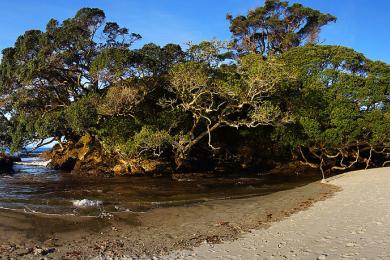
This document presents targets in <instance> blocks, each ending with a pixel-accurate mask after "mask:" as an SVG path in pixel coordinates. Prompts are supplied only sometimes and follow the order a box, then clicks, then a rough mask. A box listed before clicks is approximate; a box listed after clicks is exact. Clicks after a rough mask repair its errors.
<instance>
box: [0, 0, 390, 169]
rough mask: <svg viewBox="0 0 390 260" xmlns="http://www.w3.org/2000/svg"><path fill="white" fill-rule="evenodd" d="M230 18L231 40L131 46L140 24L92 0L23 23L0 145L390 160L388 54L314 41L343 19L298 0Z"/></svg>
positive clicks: (242, 163) (9, 75)
mask: <svg viewBox="0 0 390 260" xmlns="http://www.w3.org/2000/svg"><path fill="white" fill-rule="evenodd" d="M228 19H229V21H230V23H231V26H230V30H231V32H232V41H231V42H230V43H224V42H219V41H216V40H215V41H204V42H201V43H199V44H190V45H189V46H188V48H186V49H183V48H182V47H181V46H180V45H177V44H168V45H166V46H163V47H161V46H158V45H156V44H153V43H149V44H146V45H144V46H143V47H142V48H140V49H134V48H132V44H133V43H134V41H137V40H139V39H140V38H141V36H140V35H138V34H135V33H130V32H129V30H128V29H126V28H122V27H120V26H119V25H118V24H116V23H114V22H107V21H106V19H105V14H104V12H103V11H102V10H99V9H93V8H84V9H81V10H80V11H78V13H77V14H76V15H75V17H73V18H70V19H67V20H65V21H63V22H62V23H60V22H59V21H56V20H54V19H53V20H50V21H49V23H48V24H47V28H46V31H44V32H42V31H38V30H32V31H27V32H26V33H24V34H23V35H21V36H20V37H19V38H18V39H17V41H16V43H15V46H14V47H12V48H7V49H4V50H3V56H2V61H1V66H0V127H1V132H0V138H1V142H0V147H3V148H4V147H6V146H8V147H11V148H12V149H13V150H19V149H21V148H22V147H24V146H25V145H26V144H29V143H32V142H39V144H44V142H45V141H43V140H48V139H49V140H50V141H57V142H59V146H60V147H61V149H62V150H64V149H65V148H64V147H65V146H67V147H69V146H72V145H73V146H76V147H77V143H78V142H79V141H80V140H81V139H82V138H83V137H85V136H88V137H92V138H93V140H94V148H93V149H95V150H97V149H98V150H99V151H95V153H96V152H97V153H100V154H105V155H107V156H105V158H109V159H110V160H115V162H114V164H115V163H116V162H119V161H120V162H123V161H131V160H138V161H139V160H159V161H164V162H168V163H171V164H172V165H175V167H176V168H177V169H185V168H188V167H190V168H191V169H196V166H197V167H198V168H201V167H203V168H205V169H215V168H217V167H219V166H220V165H221V164H222V165H225V166H226V165H228V164H233V165H236V167H238V168H240V167H241V168H252V169H257V168H258V167H259V166H260V165H262V164H264V162H265V158H267V160H269V159H271V160H273V161H275V162H287V161H289V160H297V161H301V162H302V164H303V165H308V166H311V167H316V168H320V169H321V170H322V171H323V172H324V171H325V170H328V169H329V170H330V169H347V168H350V167H352V166H364V167H369V166H370V165H383V164H386V160H388V159H389V153H390V150H389V146H390V135H389V129H390V104H389V102H390V93H389V92H390V90H389V86H390V67H389V65H388V64H385V63H383V62H379V61H371V60H369V59H367V58H366V57H364V56H363V55H362V54H360V53H357V52H355V51H354V50H352V49H348V48H345V47H340V46H323V45H318V44H317V41H316V40H317V38H318V35H319V32H320V29H321V27H323V26H324V25H326V24H328V23H329V22H333V21H335V20H336V18H335V17H333V16H332V15H329V14H323V13H321V12H319V11H317V10H313V9H311V8H307V7H304V6H302V5H300V4H293V5H289V4H288V2H284V1H279V0H267V1H265V5H264V6H263V7H259V8H257V9H255V10H252V11H250V12H249V13H248V14H247V15H246V16H237V17H233V16H231V15H228ZM87 139H88V140H90V139H89V138H87ZM83 140H84V139H83ZM91 149H92V148H91ZM93 149H92V150H93ZM255 157H258V158H259V159H255ZM83 158H84V155H83V156H81V157H80V156H79V157H77V160H79V161H82V160H83ZM113 158H114V159H113ZM95 161H96V160H95ZM98 161H99V162H100V161H101V160H100V159H99V160H98ZM191 162H192V163H191ZM221 162H222V163H221ZM74 164H75V162H74V163H73V164H72V165H74ZM263 166H264V165H263Z"/></svg>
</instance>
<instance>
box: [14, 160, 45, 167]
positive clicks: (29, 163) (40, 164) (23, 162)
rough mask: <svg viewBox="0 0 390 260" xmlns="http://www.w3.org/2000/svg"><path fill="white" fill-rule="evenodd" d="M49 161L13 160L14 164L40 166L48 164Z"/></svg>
mask: <svg viewBox="0 0 390 260" xmlns="http://www.w3.org/2000/svg"><path fill="white" fill-rule="evenodd" d="M50 162H51V160H49V161H21V162H15V164H16V165H24V166H40V167H47V166H48V165H49V163H50Z"/></svg>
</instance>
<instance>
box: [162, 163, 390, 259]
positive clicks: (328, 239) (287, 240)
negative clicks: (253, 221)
mask: <svg viewBox="0 0 390 260" xmlns="http://www.w3.org/2000/svg"><path fill="white" fill-rule="evenodd" d="M327 183H329V184H332V185H336V186H338V187H341V188H342V191H340V192H338V193H336V194H335V196H333V197H332V198H330V199H327V200H325V201H320V202H318V203H316V204H315V205H314V206H313V207H311V208H309V209H308V210H305V211H300V212H298V213H296V214H293V215H292V216H290V217H289V218H286V219H284V220H282V221H280V222H277V223H273V224H272V225H271V226H270V227H269V228H268V229H262V230H253V231H252V232H250V233H247V234H245V235H243V237H242V238H240V239H238V240H235V241H233V242H225V243H222V244H218V245H210V244H208V243H204V244H202V245H201V246H200V247H198V248H195V249H194V250H193V251H179V252H174V253H172V254H170V255H168V256H166V258H167V259H183V258H185V259H344V258H345V259H390V168H380V169H371V170H366V171H356V172H350V173H345V174H343V175H340V176H338V177H336V178H331V179H329V180H327Z"/></svg>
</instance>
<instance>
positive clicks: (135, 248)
mask: <svg viewBox="0 0 390 260" xmlns="http://www.w3.org/2000/svg"><path fill="white" fill-rule="evenodd" d="M338 190H339V188H337V187H336V186H333V185H327V184H321V183H319V182H315V183H311V184H309V185H305V186H302V187H298V188H295V189H292V190H285V191H280V192H276V193H272V194H269V195H265V196H258V197H249V198H241V199H232V200H214V201H209V202H203V203H199V204H195V205H189V206H178V207H169V208H157V209H153V210H150V211H147V212H145V213H117V214H112V215H111V214H106V215H105V216H102V218H82V217H76V216H46V215H41V214H34V213H26V212H23V211H14V210H4V209H3V210H0V255H1V256H3V257H4V258H6V257H13V258H17V259H31V258H39V257H42V256H44V257H46V258H47V259H90V258H93V257H98V256H104V257H108V258H110V257H115V256H116V257H121V256H126V257H131V256H149V257H150V256H157V255H166V254H169V253H173V252H177V250H181V251H180V252H187V251H182V250H184V249H192V248H194V247H197V246H200V245H204V244H218V243H221V242H224V241H225V242H226V241H232V240H234V239H237V238H240V237H242V236H243V235H244V234H246V233H248V232H250V231H251V230H253V229H264V228H267V227H269V226H270V223H272V222H275V221H280V220H283V219H285V218H286V217H288V216H290V215H291V214H293V213H296V212H299V211H301V210H305V209H307V208H308V207H310V206H311V205H312V204H313V203H314V202H317V201H320V200H325V199H326V198H329V197H331V196H333V194H334V193H335V192H336V191H338Z"/></svg>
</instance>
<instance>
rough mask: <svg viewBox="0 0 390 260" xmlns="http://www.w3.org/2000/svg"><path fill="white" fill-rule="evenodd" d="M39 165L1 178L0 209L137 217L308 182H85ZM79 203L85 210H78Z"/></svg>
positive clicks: (32, 161)
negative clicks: (126, 213)
mask: <svg viewBox="0 0 390 260" xmlns="http://www.w3.org/2000/svg"><path fill="white" fill-rule="evenodd" d="M43 164H44V162H43V161H42V160H41V159H39V158H24V159H23V160H22V163H21V164H17V165H15V166H14V173H12V174H8V175H1V176H0V207H5V208H20V209H26V210H33V211H40V212H46V213H61V214H62V213H75V214H82V215H85V214H88V215H97V214H100V213H101V212H102V211H107V212H115V211H130V212H142V211H145V210H149V209H152V208H156V207H166V206H177V205H185V204H192V203H198V202H204V201H208V200H216V199H232V198H239V197H245V196H257V195H265V194H269V193H272V192H276V191H280V190H285V189H290V188H294V187H297V186H301V185H304V184H306V183H308V182H311V181H313V180H312V179H302V178H294V177H290V178H285V177H284V178H274V177H270V176H256V175H254V176H251V177H246V178H242V177H239V176H235V177H230V178H207V179H201V180H197V181H185V182H178V181H174V180H172V179H171V178H169V177H164V178H150V177H114V178H107V177H85V176H76V175H72V174H70V173H65V172H60V171H55V170H52V169H50V168H46V167H44V166H40V165H43ZM80 203H81V204H80ZM83 203H86V204H85V205H87V206H88V205H91V207H83V205H82V204H83ZM80 205H81V206H80Z"/></svg>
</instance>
